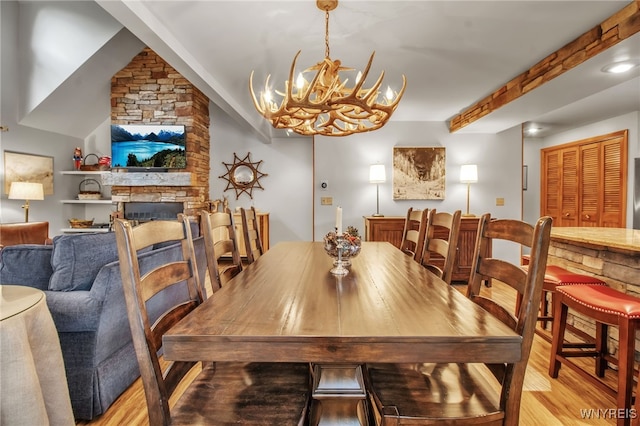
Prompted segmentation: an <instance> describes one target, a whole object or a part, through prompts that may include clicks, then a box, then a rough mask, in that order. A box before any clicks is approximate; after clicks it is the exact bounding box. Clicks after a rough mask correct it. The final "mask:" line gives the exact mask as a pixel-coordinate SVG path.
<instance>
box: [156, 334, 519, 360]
mask: <svg viewBox="0 0 640 426" xmlns="http://www.w3.org/2000/svg"><path fill="white" fill-rule="evenodd" d="M175 338H176V336H165V338H164V358H165V359H167V360H171V361H245V362H316V363H320V362H328V363H333V362H348V363H365V362H397V363H411V362H464V363H472V362H478V363H480V362H483V363H512V362H517V361H520V358H521V352H522V347H521V342H520V341H519V340H516V341H513V340H507V341H499V340H498V341H496V340H492V341H491V342H483V343H479V342H474V343H470V342H468V341H467V342H460V343H456V342H439V343H433V342H429V343H416V342H411V343H398V342H393V343H360V344H359V343H345V344H329V345H318V344H308V343H306V342H305V343H296V342H284V343H282V342H279V343H278V344H274V343H273V342H264V341H261V342H233V341H225V342H215V341H203V339H194V340H193V341H189V342H185V341H176V340H174V339H175Z"/></svg>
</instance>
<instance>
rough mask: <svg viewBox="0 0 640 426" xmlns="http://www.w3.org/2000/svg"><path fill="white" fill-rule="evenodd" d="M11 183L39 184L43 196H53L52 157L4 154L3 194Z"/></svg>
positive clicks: (14, 153) (16, 153)
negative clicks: (41, 187)
mask: <svg viewBox="0 0 640 426" xmlns="http://www.w3.org/2000/svg"><path fill="white" fill-rule="evenodd" d="M12 182H40V183H42V186H43V189H44V195H53V157H47V156H44V155H35V154H23V153H20V152H12V151H5V152H4V193H5V194H8V193H9V189H10V188H11V183H12Z"/></svg>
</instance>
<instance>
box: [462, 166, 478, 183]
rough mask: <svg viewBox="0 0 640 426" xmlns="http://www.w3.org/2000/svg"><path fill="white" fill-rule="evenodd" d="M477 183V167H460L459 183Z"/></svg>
mask: <svg viewBox="0 0 640 426" xmlns="http://www.w3.org/2000/svg"><path fill="white" fill-rule="evenodd" d="M477 181H478V166H477V165H475V164H465V165H463V166H462V167H460V182H462V183H475V182H477Z"/></svg>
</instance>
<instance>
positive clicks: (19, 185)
mask: <svg viewBox="0 0 640 426" xmlns="http://www.w3.org/2000/svg"><path fill="white" fill-rule="evenodd" d="M9 199H10V200H24V205H23V206H22V208H23V209H24V221H25V222H29V200H44V188H43V187H42V183H39V182H11V187H10V188H9Z"/></svg>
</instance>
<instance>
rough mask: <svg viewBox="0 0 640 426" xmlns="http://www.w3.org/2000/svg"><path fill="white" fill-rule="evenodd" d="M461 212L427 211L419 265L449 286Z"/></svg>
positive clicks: (456, 248) (456, 249)
mask: <svg viewBox="0 0 640 426" xmlns="http://www.w3.org/2000/svg"><path fill="white" fill-rule="evenodd" d="M461 217H462V212H461V211H460V210H456V211H455V212H453V213H448V212H436V209H431V210H429V213H428V214H427V225H426V229H427V230H426V232H425V238H424V248H423V250H422V257H421V258H420V264H421V265H422V266H424V267H425V268H427V269H428V270H429V271H431V272H433V273H434V274H436V275H437V276H438V277H440V278H442V280H443V281H444V282H446V283H447V284H451V277H452V275H453V265H454V264H455V260H456V253H457V251H458V236H459V235H460V221H461Z"/></svg>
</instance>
